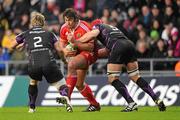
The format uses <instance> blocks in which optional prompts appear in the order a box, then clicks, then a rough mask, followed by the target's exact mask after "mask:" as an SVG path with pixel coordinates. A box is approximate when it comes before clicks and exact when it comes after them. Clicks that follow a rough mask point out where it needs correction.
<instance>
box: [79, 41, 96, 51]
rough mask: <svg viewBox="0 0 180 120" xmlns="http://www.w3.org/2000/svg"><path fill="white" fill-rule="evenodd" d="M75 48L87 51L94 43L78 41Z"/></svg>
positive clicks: (92, 47)
mask: <svg viewBox="0 0 180 120" xmlns="http://www.w3.org/2000/svg"><path fill="white" fill-rule="evenodd" d="M77 48H78V49H79V50H81V51H89V52H92V51H93V49H94V44H92V43H78V44H77Z"/></svg>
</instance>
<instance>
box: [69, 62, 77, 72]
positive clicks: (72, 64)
mask: <svg viewBox="0 0 180 120" xmlns="http://www.w3.org/2000/svg"><path fill="white" fill-rule="evenodd" d="M68 69H69V70H74V69H76V64H75V63H74V62H73V61H71V62H69V63H68Z"/></svg>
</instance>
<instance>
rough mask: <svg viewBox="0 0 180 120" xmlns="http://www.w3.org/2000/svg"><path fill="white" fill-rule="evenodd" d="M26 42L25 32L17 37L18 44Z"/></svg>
mask: <svg viewBox="0 0 180 120" xmlns="http://www.w3.org/2000/svg"><path fill="white" fill-rule="evenodd" d="M24 40H25V32H22V33H20V34H19V35H17V36H16V42H17V43H18V44H21V43H23V42H24Z"/></svg>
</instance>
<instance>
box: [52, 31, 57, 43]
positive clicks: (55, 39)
mask: <svg viewBox="0 0 180 120" xmlns="http://www.w3.org/2000/svg"><path fill="white" fill-rule="evenodd" d="M57 41H58V37H57V36H56V35H55V34H54V33H52V43H53V44H54V43H56V42H57Z"/></svg>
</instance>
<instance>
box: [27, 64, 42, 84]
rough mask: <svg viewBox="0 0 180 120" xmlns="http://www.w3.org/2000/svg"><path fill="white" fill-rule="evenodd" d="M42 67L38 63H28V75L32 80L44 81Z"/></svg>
mask: <svg viewBox="0 0 180 120" xmlns="http://www.w3.org/2000/svg"><path fill="white" fill-rule="evenodd" d="M42 74H43V73H42V69H41V67H38V66H37V65H31V64H29V65H28V75H29V76H30V78H31V79H32V80H36V81H42Z"/></svg>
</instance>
